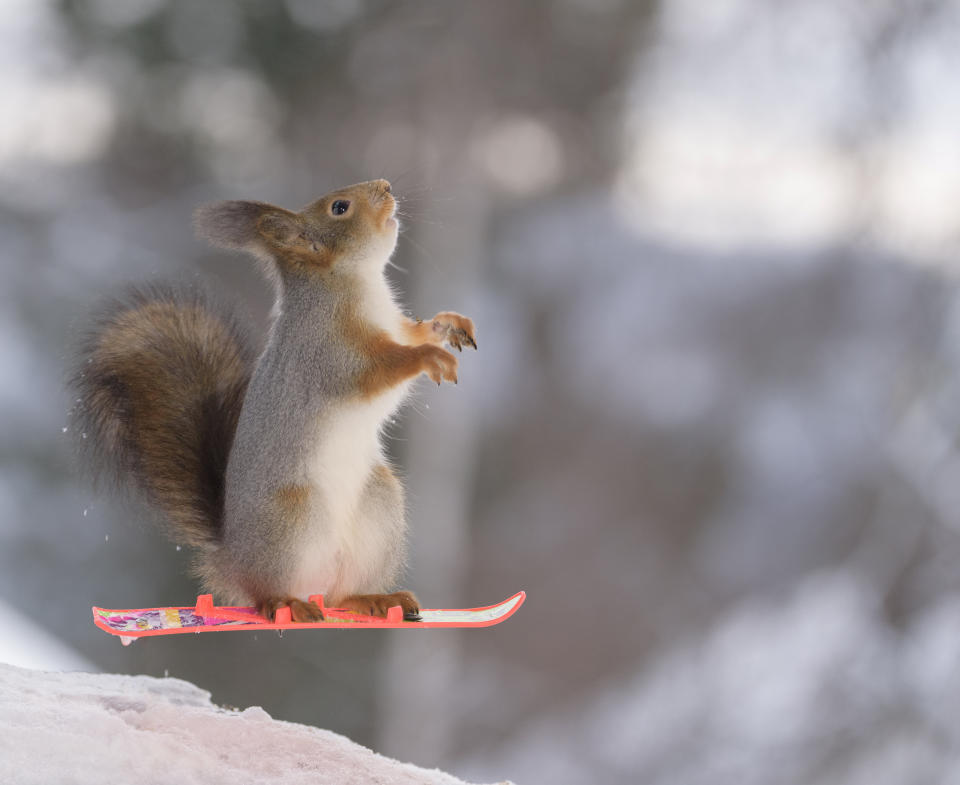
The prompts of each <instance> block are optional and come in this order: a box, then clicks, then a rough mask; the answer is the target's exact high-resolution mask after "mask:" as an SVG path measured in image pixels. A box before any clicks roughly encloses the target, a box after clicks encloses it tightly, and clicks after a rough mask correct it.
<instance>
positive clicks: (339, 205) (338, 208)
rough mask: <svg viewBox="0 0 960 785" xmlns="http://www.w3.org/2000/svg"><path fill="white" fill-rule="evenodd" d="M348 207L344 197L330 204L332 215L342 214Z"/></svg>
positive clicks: (348, 203)
mask: <svg viewBox="0 0 960 785" xmlns="http://www.w3.org/2000/svg"><path fill="white" fill-rule="evenodd" d="M349 208H350V202H348V201H347V200H346V199H337V201H335V202H334V203H333V204H331V205H330V212H331V213H333V214H334V215H343V214H344V213H345V212H346V211H347V210H348V209H349Z"/></svg>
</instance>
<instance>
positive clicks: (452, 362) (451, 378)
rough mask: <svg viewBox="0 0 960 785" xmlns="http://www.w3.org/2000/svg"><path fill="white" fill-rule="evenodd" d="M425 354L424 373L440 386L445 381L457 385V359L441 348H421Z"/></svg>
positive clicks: (427, 346)
mask: <svg viewBox="0 0 960 785" xmlns="http://www.w3.org/2000/svg"><path fill="white" fill-rule="evenodd" d="M420 349H421V351H422V352H423V372H424V373H425V374H427V376H429V377H430V378H431V379H433V380H434V381H435V382H436V383H437V384H438V385H439V384H440V382H442V381H443V380H444V379H446V380H447V381H448V382H453V383H454V384H456V383H457V358H456V357H454V356H453V355H452V354H450V352H448V351H447V350H446V349H441V348H440V347H439V346H430V345H426V346H421V347H420Z"/></svg>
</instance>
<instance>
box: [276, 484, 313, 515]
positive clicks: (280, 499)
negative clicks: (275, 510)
mask: <svg viewBox="0 0 960 785" xmlns="http://www.w3.org/2000/svg"><path fill="white" fill-rule="evenodd" d="M276 496H277V503H278V504H279V505H280V509H281V510H283V511H284V513H286V514H287V515H288V516H289V517H290V518H297V517H299V516H300V515H302V514H303V512H304V509H305V508H306V506H307V502H308V501H309V500H310V488H309V487H308V486H306V485H284V486H283V487H282V488H281V489H280V490H279V491H277V494H276Z"/></svg>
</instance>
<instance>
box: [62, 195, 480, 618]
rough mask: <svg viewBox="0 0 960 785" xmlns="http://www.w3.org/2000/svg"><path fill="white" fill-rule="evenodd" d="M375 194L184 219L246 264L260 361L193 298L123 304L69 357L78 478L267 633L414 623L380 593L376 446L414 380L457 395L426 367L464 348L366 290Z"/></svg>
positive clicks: (146, 294) (388, 556) (229, 321)
mask: <svg viewBox="0 0 960 785" xmlns="http://www.w3.org/2000/svg"><path fill="white" fill-rule="evenodd" d="M396 207H397V203H396V200H395V198H394V196H393V195H392V193H391V188H390V183H389V182H387V181H386V180H373V181H370V182H364V183H358V184H356V185H351V186H349V187H347V188H342V189H340V190H337V191H334V192H332V193H329V194H327V195H326V196H323V197H322V198H320V199H318V200H316V201H314V202H312V203H311V204H309V205H307V206H306V207H305V208H304V209H302V210H300V211H299V212H293V211H290V210H286V209H283V208H281V207H275V206H273V205H270V204H266V203H263V202H250V201H226V202H219V203H215V204H211V205H206V206H203V207H200V208H198V209H197V210H196V211H195V213H194V223H195V227H196V230H197V233H198V234H199V235H200V236H202V237H204V238H205V239H207V240H209V241H210V242H211V243H213V244H214V245H217V246H220V247H224V248H228V249H234V250H241V251H246V252H248V253H250V254H252V255H253V256H254V257H256V258H257V259H258V260H259V261H260V262H261V266H262V267H263V269H264V270H265V272H266V273H267V276H268V277H269V279H270V280H271V281H272V283H273V285H274V289H275V293H276V301H275V305H274V309H273V312H272V314H271V324H270V328H269V332H268V337H267V340H266V346H265V348H264V349H263V351H262V353H261V354H260V355H259V358H257V357H256V352H255V350H254V349H253V348H252V344H251V341H250V339H249V337H248V331H247V329H246V328H245V326H244V325H243V323H242V320H240V319H239V318H238V316H237V315H236V313H235V312H234V311H235V309H228V308H226V307H225V306H224V305H223V304H221V303H219V302H218V301H217V300H216V298H214V297H213V296H211V295H210V293H209V292H207V291H204V290H202V289H199V288H196V287H189V286H183V285H170V284H153V285H147V286H133V287H131V288H129V289H128V290H127V291H126V292H125V293H124V294H123V295H122V296H120V297H118V298H116V299H114V300H113V301H112V302H111V303H110V304H109V305H108V306H106V307H105V308H104V309H103V310H102V311H101V312H100V313H99V315H98V316H97V317H96V318H95V320H94V322H93V325H92V328H91V329H90V330H89V331H88V332H87V334H86V335H85V337H84V338H83V339H82V341H81V343H80V345H79V347H78V348H77V351H76V359H75V371H74V373H73V374H72V377H71V381H70V385H71V387H72V389H73V392H74V396H73V397H74V399H75V400H76V405H75V407H74V410H73V417H74V427H73V431H74V433H75V434H76V433H80V434H82V437H83V438H82V439H79V440H78V446H79V447H80V449H81V457H82V459H83V460H84V463H85V464H87V465H88V466H89V468H91V469H92V470H93V473H94V475H95V476H103V475H107V476H110V477H112V478H113V479H114V480H115V481H116V482H117V483H118V484H119V485H120V486H122V487H127V488H132V489H133V490H135V491H139V492H140V493H141V494H142V495H143V497H145V498H146V500H147V501H148V502H149V503H151V504H152V505H153V506H154V507H155V508H158V509H159V511H160V512H161V513H162V516H161V517H162V520H163V521H164V522H165V523H166V529H167V533H168V535H169V536H170V537H171V538H172V539H173V540H174V541H175V542H178V543H182V544H186V545H189V546H193V547H194V548H195V549H196V552H195V560H194V572H195V573H196V574H197V577H199V579H200V580H201V582H202V584H203V586H204V588H205V589H206V590H207V591H209V592H211V593H213V594H214V595H215V596H216V597H217V598H218V600H220V599H221V598H222V600H223V601H225V602H226V603H228V604H238V605H240V604H252V605H253V606H255V607H256V609H257V611H258V612H259V613H260V614H261V615H263V616H265V617H267V618H269V619H271V620H273V619H274V617H275V612H276V610H277V609H278V608H281V607H285V606H289V607H290V609H291V616H292V618H293V620H294V621H297V622H309V621H319V620H321V619H322V618H323V612H322V609H321V608H320V607H319V606H318V605H317V604H316V603H315V602H312V601H310V600H309V599H308V598H309V597H310V595H311V594H321V593H322V594H323V595H324V596H325V599H326V604H327V605H329V606H330V607H339V608H346V609H349V610H353V611H356V612H358V613H363V614H369V615H373V616H380V617H383V616H386V612H387V610H388V609H389V608H390V607H392V606H396V605H400V606H401V607H402V609H403V613H404V617H405V618H406V619H410V620H416V619H417V618H419V609H420V604H419V601H418V600H417V598H416V597H415V596H414V595H413V594H412V593H411V592H408V591H397V592H393V593H388V592H391V591H392V589H393V588H394V586H395V582H396V580H397V579H398V577H399V575H400V573H401V571H402V569H403V567H404V564H405V556H406V546H405V540H406V529H407V520H406V512H405V504H404V490H403V487H402V485H401V483H400V481H399V480H398V478H397V476H396V474H395V472H394V470H393V468H392V467H391V466H390V463H389V462H388V461H387V459H386V458H385V456H384V453H383V446H382V444H381V442H380V431H381V428H382V426H383V424H384V422H385V421H386V420H387V419H388V418H390V417H391V415H392V414H393V413H394V412H395V411H396V410H397V408H398V407H399V406H400V405H401V403H402V402H403V400H404V398H405V396H406V395H407V393H408V391H409V388H410V386H411V384H412V382H413V380H414V379H416V378H417V377H418V376H419V375H420V374H426V375H427V376H429V377H430V379H432V380H433V381H434V382H436V383H437V384H438V385H439V384H440V383H441V382H442V381H444V380H446V381H448V382H453V383H456V381H457V367H458V364H457V358H456V357H455V356H454V355H453V353H452V352H451V351H448V350H447V349H446V348H444V346H445V345H449V346H450V347H451V348H456V349H458V350H461V351H462V348H463V346H471V347H473V348H474V349H476V347H477V343H476V333H475V329H474V324H473V322H472V321H471V320H470V319H468V318H467V317H465V316H462V315H460V314H458V313H455V312H452V311H444V312H441V313H438V314H437V315H436V316H435V317H434V318H433V319H431V320H429V321H421V320H413V319H410V318H408V317H407V316H405V315H404V314H403V312H402V311H401V310H400V308H399V306H398V305H397V302H396V299H395V295H394V292H393V290H392V289H391V286H390V284H389V282H388V281H387V279H386V277H385V275H384V270H385V267H386V264H387V262H388V261H389V259H390V257H391V255H392V253H393V251H394V248H395V247H396V243H397V235H398V232H399V224H398V221H397V218H396Z"/></svg>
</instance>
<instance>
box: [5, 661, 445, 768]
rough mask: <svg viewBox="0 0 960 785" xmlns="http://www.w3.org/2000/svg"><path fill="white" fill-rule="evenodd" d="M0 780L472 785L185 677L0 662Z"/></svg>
mask: <svg viewBox="0 0 960 785" xmlns="http://www.w3.org/2000/svg"><path fill="white" fill-rule="evenodd" d="M0 782H3V783H16V785H27V784H28V783H51V782H60V783H73V784H75V785H84V784H85V783H98V784H99V783H104V782H151V783H165V782H170V783H177V785H192V784H193V783H198V784H199V783H203V784H204V785H212V784H215V783H229V785H237V784H238V783H266V782H283V783H285V784H289V785H297V783H311V785H318V784H324V783H331V785H333V783H336V785H350V784H351V783H370V782H376V783H381V784H382V785H401V784H402V785H408V784H412V783H418V784H419V783H428V784H429V785H434V784H435V785H463V781H462V780H459V779H457V778H456V777H452V776H450V775H449V774H445V773H443V772H441V771H437V770H433V771H429V770H427V769H421V768H418V767H417V766H413V765H411V764H408V763H399V762H398V761H395V760H391V759H390V758H385V757H383V756H382V755H378V754H377V753H375V752H372V751H371V750H368V749H366V748H365V747H361V746H360V745H358V744H354V743H353V742H352V741H350V740H349V739H347V738H345V737H343V736H340V735H338V734H336V733H332V732H330V731H325V730H319V729H317V728H311V727H308V726H305V725H298V724H296V723H292V722H280V721H278V720H274V719H271V717H270V715H269V714H267V712H265V711H264V710H263V709H261V708H259V707H253V708H249V709H246V710H244V711H231V710H227V709H222V708H220V707H218V706H216V705H214V704H213V703H212V702H211V701H210V693H209V692H207V691H205V690H202V689H200V688H199V687H196V686H194V685H193V684H190V683H189V682H186V681H182V680H180V679H170V678H167V679H155V678H152V677H149V676H117V675H111V674H93V673H45V672H42V671H33V670H24V669H22V668H17V667H14V666H11V665H2V664H0Z"/></svg>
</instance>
